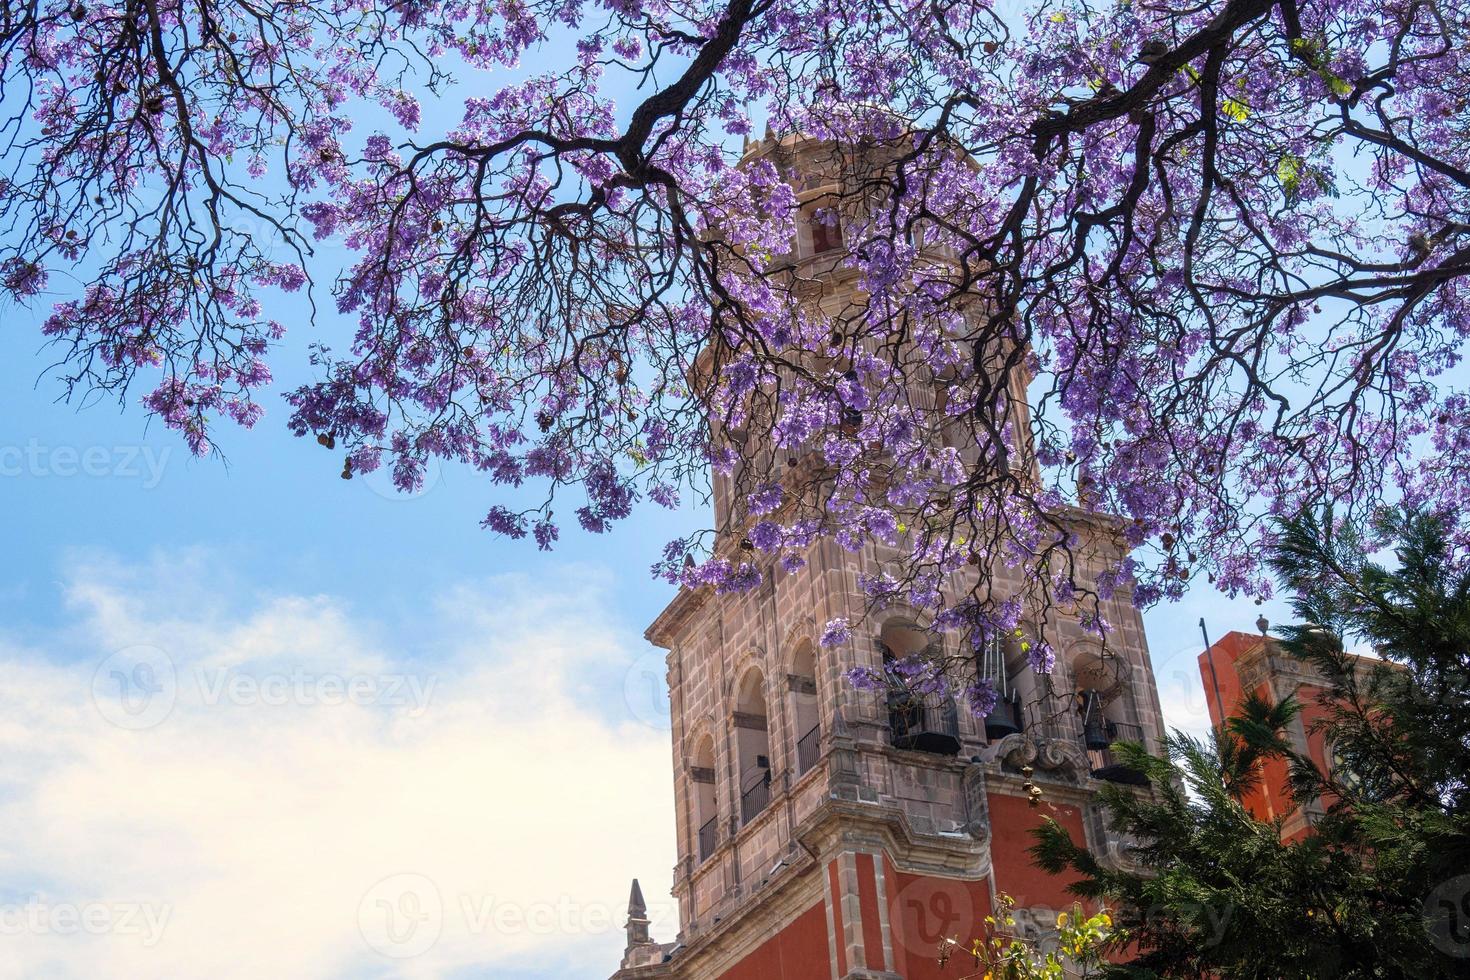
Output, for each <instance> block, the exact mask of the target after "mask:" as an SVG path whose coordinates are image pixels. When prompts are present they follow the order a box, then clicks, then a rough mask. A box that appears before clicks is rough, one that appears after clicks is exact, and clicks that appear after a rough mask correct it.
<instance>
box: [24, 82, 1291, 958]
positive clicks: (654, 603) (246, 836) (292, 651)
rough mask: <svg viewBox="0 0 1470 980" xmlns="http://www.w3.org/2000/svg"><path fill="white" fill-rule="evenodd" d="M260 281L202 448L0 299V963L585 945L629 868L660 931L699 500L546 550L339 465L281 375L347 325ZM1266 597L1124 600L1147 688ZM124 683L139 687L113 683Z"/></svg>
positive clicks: (616, 915) (444, 481)
mask: <svg viewBox="0 0 1470 980" xmlns="http://www.w3.org/2000/svg"><path fill="white" fill-rule="evenodd" d="M451 104H452V102H451ZM445 113H446V110H445V109H444V108H442V107H440V108H437V109H436V108H435V107H433V106H429V107H427V111H426V113H425V117H426V123H425V129H426V131H432V129H433V128H434V127H435V126H436V125H438V123H437V122H436V120H438V119H442V118H443V117H444V115H445ZM449 114H451V115H452V112H451V113H449ZM345 258H346V256H345V255H342V254H336V255H334V254H333V253H332V250H331V248H330V247H329V248H326V249H324V250H323V253H322V255H321V256H320V259H321V262H322V266H321V267H322V268H324V269H326V270H331V269H332V268H333V267H334V264H339V263H341V262H342V261H344V260H345ZM330 275H331V273H330V271H327V272H326V274H325V275H324V276H323V280H324V281H330ZM51 287H52V289H53V290H54V291H55V295H56V296H57V297H60V296H63V295H65V290H66V281H65V279H64V277H62V276H60V275H55V274H53V276H52V281H51ZM320 298H321V299H323V300H327V297H326V296H325V295H322V296H321V297H320ZM271 301H272V302H273V303H274V305H273V306H272V307H271V312H272V314H273V315H276V316H277V317H278V318H280V319H282V320H283V321H284V322H286V323H287V324H288V326H289V328H290V332H289V334H288V339H287V342H286V345H285V347H284V348H283V349H282V350H281V351H279V352H278V353H277V355H276V356H275V358H274V360H273V364H272V366H273V370H274V371H275V374H276V383H275V386H274V388H273V390H272V391H270V392H267V393H266V394H265V396H264V403H265V405H266V408H267V415H266V417H265V419H264V420H263V421H262V422H261V423H260V425H259V426H258V427H257V428H256V429H255V430H254V431H248V432H247V431H243V430H231V429H221V430H220V433H219V435H220V442H221V445H222V447H223V449H224V451H225V453H226V455H227V458H228V462H226V461H223V460H220V459H194V458H191V457H190V456H189V454H188V453H187V451H186V449H185V448H184V446H183V445H182V443H181V442H180V441H179V440H178V439H177V438H176V437H175V436H174V434H172V433H170V432H167V431H165V430H164V429H163V427H162V426H160V425H157V424H153V425H149V424H148V420H147V418H146V417H145V415H144V414H143V413H142V412H141V411H140V410H139V408H138V406H137V396H138V395H139V394H141V391H139V392H135V393H134V394H133V395H132V396H130V398H129V401H128V402H127V403H126V404H124V405H122V406H119V405H118V404H117V403H116V402H113V401H100V402H97V403H94V404H90V405H86V406H79V405H75V404H71V405H68V404H64V403H59V402H58V401H57V397H58V395H59V394H60V390H61V389H60V386H59V384H58V382H57V381H56V379H55V378H54V377H51V376H49V375H47V374H46V373H45V371H44V367H45V365H46V363H48V359H47V357H46V354H45V352H44V351H42V350H41V338H40V334H39V330H38V324H39V321H40V319H41V318H42V317H43V316H44V309H42V308H37V309H35V310H25V309H17V308H5V309H0V345H3V347H0V508H3V512H4V513H5V514H6V515H7V518H8V520H7V542H6V544H7V556H8V561H6V562H5V563H4V565H3V567H0V663H3V665H4V669H5V672H6V673H5V676H6V678H7V682H6V684H5V685H3V686H0V839H3V840H6V841H10V842H12V843H11V845H9V846H6V845H0V933H4V934H5V937H6V938H5V940H4V942H0V974H4V975H46V976H52V977H66V976H79V977H80V976H86V977H101V976H138V975H158V976H197V975H212V976H216V977H229V976H237V975H238V976H242V977H243V976H261V975H273V976H279V977H335V976H411V977H454V978H467V977H483V976H495V977H524V978H537V977H546V978H551V977H557V978H564V977H583V976H586V977H597V976H605V975H606V974H607V973H608V972H610V971H611V969H612V968H613V967H614V966H615V964H616V960H617V957H618V954H619V952H620V951H621V948H622V930H621V922H622V904H623V902H625V901H626V895H627V881H628V878H629V877H631V876H633V875H638V876H639V877H641V878H642V880H643V883H644V891H645V894H646V895H647V896H648V898H649V900H650V903H651V904H652V905H653V906H654V912H655V915H656V917H657V919H658V921H656V922H655V926H654V932H655V935H656V936H657V937H659V938H662V939H669V938H672V934H673V931H674V927H673V926H672V925H670V921H671V920H672V919H673V915H672V909H670V908H669V907H668V903H667V899H666V898H665V896H666V895H667V891H668V887H669V869H670V866H671V865H672V862H673V859H674V849H673V815H672V810H671V807H672V801H671V791H670V784H671V774H670V764H669V747H668V737H667V720H666V717H665V716H664V714H663V706H662V704H661V702H660V699H659V697H658V696H657V693H656V691H655V689H654V685H655V683H656V681H657V680H658V679H660V678H661V676H662V668H661V655H660V654H659V653H657V652H655V651H653V650H652V649H651V648H649V647H648V645H647V644H646V643H645V642H644V641H643V639H642V631H643V628H644V626H645V625H646V624H647V623H648V622H649V621H650V620H651V619H652V618H653V617H654V616H655V615H656V614H657V613H658V611H659V610H660V609H661V608H662V606H663V604H664V603H665V602H666V601H667V600H668V599H669V598H670V596H671V590H670V589H669V587H667V586H666V585H664V584H662V583H658V582H655V581H654V580H653V579H652V578H651V577H650V576H649V574H648V567H649V565H650V564H651V563H652V562H653V560H654V559H655V557H656V556H657V554H658V552H659V550H660V547H661V545H662V544H663V542H664V541H666V540H667V539H669V538H670V537H672V536H674V535H676V534H679V533H681V532H682V531H683V530H684V529H685V528H686V527H687V526H688V525H690V524H692V523H695V522H697V521H699V520H700V518H701V514H700V513H699V511H698V509H696V508H690V509H688V510H686V511H684V512H681V513H675V514H671V513H669V512H667V511H663V510H661V509H658V508H656V507H643V508H641V509H639V510H638V512H637V513H636V514H635V516H634V517H633V518H632V519H631V520H629V521H626V522H624V523H622V524H620V525H618V526H617V528H616V529H615V530H614V531H613V532H612V533H611V534H608V535H605V536H601V537H592V536H588V535H585V534H582V533H580V532H575V533H567V534H566V535H565V537H564V539H563V541H562V543H561V545H560V547H559V548H558V550H557V551H555V552H553V553H551V554H546V553H540V552H537V551H536V550H534V548H533V547H532V546H530V545H528V544H527V543H525V542H519V543H517V542H507V541H504V540H501V539H498V538H495V537H492V536H491V535H489V534H487V533H485V532H483V531H481V530H480V529H479V528H478V522H479V520H480V518H481V517H482V516H483V514H484V512H485V511H486V510H487V508H488V507H489V506H490V505H491V504H492V503H495V502H497V500H498V499H499V498H497V496H496V493H497V491H496V490H494V489H493V488H491V487H490V486H489V485H488V483H487V482H486V481H484V480H483V479H480V478H479V477H477V476H476V475H474V474H473V473H470V472H468V471H465V470H461V469H456V468H446V469H442V470H439V471H437V472H431V474H430V478H429V486H428V487H427V489H426V491H425V492H424V493H422V494H420V495H417V496H415V497H412V498H405V497H402V496H401V495H398V494H396V493H395V492H393V491H391V490H390V489H388V488H387V485H386V481H385V480H384V479H383V478H382V477H381V476H378V477H374V478H370V479H362V478H357V479H353V480H351V481H343V480H341V479H340V478H339V476H338V473H339V470H340V467H341V461H340V458H339V457H337V456H336V454H333V453H329V452H327V451H325V450H323V449H321V448H320V447H318V446H317V445H316V444H315V443H314V442H312V441H310V440H302V439H296V438H294V437H292V436H291V435H290V434H289V433H288V432H287V431H286V429H285V425H284V422H285V419H286V416H287V411H286V409H285V405H284V403H283V402H282V400H281V399H280V395H279V393H280V392H282V391H287V390H290V389H291V388H293V387H295V386H296V385H297V384H299V383H301V382H302V381H304V380H307V379H308V378H309V373H308V372H309V367H308V366H307V363H306V347H307V344H308V343H310V342H311V341H313V340H319V339H325V340H328V341H329V342H330V341H333V340H337V341H340V340H341V339H342V338H344V337H346V336H347V335H348V334H349V332H350V329H351V324H350V323H347V322H345V321H344V320H343V319H342V318H340V317H338V316H336V314H335V313H333V312H332V309H331V303H330V301H329V300H327V301H325V302H321V303H320V304H319V307H320V309H321V311H322V312H321V315H320V317H319V318H318V320H317V322H316V323H315V324H311V323H308V322H307V319H306V316H305V307H304V304H303V303H302V301H301V299H300V298H299V297H296V298H290V297H279V296H277V297H272V298H271ZM1262 611H1264V612H1265V613H1266V615H1268V616H1269V617H1271V618H1273V619H1278V618H1280V617H1281V616H1282V610H1281V609H1280V607H1279V606H1276V605H1267V606H1266V607H1264V608H1258V607H1256V606H1255V605H1254V604H1252V603H1251V602H1250V601H1248V600H1241V601H1235V602H1228V601H1226V600H1224V599H1223V598H1221V597H1219V596H1218V595H1216V594H1214V593H1213V592H1212V591H1211V590H1209V589H1208V587H1205V586H1203V585H1201V586H1197V587H1196V588H1195V589H1194V590H1193V591H1191V592H1190V594H1189V596H1188V597H1187V598H1186V599H1185V600H1184V601H1183V602H1181V603H1178V604H1174V605H1170V606H1166V607H1161V608H1158V609H1155V610H1151V611H1149V612H1148V613H1147V614H1146V615H1145V622H1146V625H1147V628H1148V633H1149V639H1150V643H1151V647H1152V651H1153V657H1154V664H1155V670H1156V673H1157V675H1158V679H1159V684H1160V689H1161V694H1162V697H1163V701H1164V705H1165V712H1166V715H1167V717H1168V719H1169V721H1170V722H1171V723H1173V724H1176V725H1180V726H1184V727H1188V728H1191V729H1195V730H1198V729H1200V728H1201V727H1202V725H1203V718H1204V702H1203V694H1202V691H1201V689H1200V685H1199V681H1198V675H1197V672H1196V668H1195V662H1194V657H1195V656H1196V655H1197V654H1198V652H1199V649H1200V643H1199V632H1198V626H1197V620H1198V619H1199V617H1200V616H1201V615H1204V616H1206V618H1207V619H1208V621H1209V626H1210V629H1211V634H1212V636H1218V635H1220V634H1221V633H1223V632H1225V631H1227V630H1229V629H1246V630H1250V629H1253V628H1254V627H1253V625H1252V624H1253V622H1254V620H1255V618H1256V616H1257V615H1258V614H1259V613H1260V612H1262ZM164 678H167V682H165V680H164ZM114 683H116V684H120V685H122V687H120V688H119V689H118V690H115V691H114V690H113V688H112V685H113V684H114ZM353 683H359V684H360V685H361V687H360V690H359V692H358V693H359V694H360V696H358V697H355V698H344V696H342V693H341V691H340V690H339V687H345V686H349V685H351V684H353ZM128 684H135V685H139V684H141V685H154V686H152V687H149V688H148V690H150V691H152V692H154V693H158V692H166V694H167V702H166V703H167V706H168V711H167V713H166V715H164V716H162V717H157V718H154V717H149V716H147V712H146V711H145V713H144V714H143V715H134V714H128V713H127V712H126V711H124V713H122V714H119V713H118V711H119V705H120V704H122V703H123V702H122V701H120V700H119V699H122V698H125V695H126V693H127V688H126V686H127V685H128ZM415 685H416V686H415ZM282 691H284V692H286V694H285V696H284V698H282V697H278V696H277V695H278V694H280V693H281V692H282ZM303 691H304V692H305V694H302V693H300V692H303ZM163 703H165V702H163V701H159V700H153V701H150V702H149V705H150V707H149V708H148V710H152V707H156V706H158V705H160V704H163ZM16 842H19V844H18V846H17V843H16ZM424 881H427V882H428V883H429V886H428V887H429V892H431V893H432V894H430V893H428V892H425V893H423V894H420V892H421V891H422V883H423V882H424ZM436 901H437V903H438V904H437V913H436V914H435V916H434V917H433V918H434V920H435V923H436V926H437V927H436V930H435V935H434V937H433V942H432V944H431V945H430V946H429V947H428V948H427V949H426V950H425V951H423V952H422V953H420V954H419V955H416V956H413V957H408V958H397V957H395V956H393V955H384V952H383V951H384V949H387V951H388V953H390V954H391V953H397V952H402V951H403V950H404V948H405V947H403V946H402V945H401V944H397V939H398V938H401V936H402V935H404V934H405V933H402V932H399V933H395V934H394V935H390V936H388V937H387V939H389V940H392V941H391V942H387V943H386V945H385V936H384V935H383V934H382V933H381V932H380V931H379V932H375V931H374V930H379V929H380V928H386V927H387V925H388V924H389V923H388V921H387V919H384V918H381V917H380V916H389V915H395V914H403V915H405V916H410V915H412V914H416V910H417V911H422V910H423V909H424V908H425V907H426V904H428V905H432V904H434V903H435V902H436ZM68 909H72V910H74V911H76V912H77V913H78V914H80V913H82V912H87V911H88V910H90V913H89V914H92V915H94V916H95V922H96V923H97V924H98V927H97V928H95V929H89V928H70V929H68V928H67V920H66V915H67V914H68V913H67V911H66V910H68ZM501 912H504V913H505V914H504V915H501V914H500V913H501ZM16 916H20V917H21V918H19V919H17V918H16ZM26 916H30V918H29V919H27V918H26ZM150 916H151V921H153V922H154V923H155V925H157V927H158V928H157V929H156V930H155V931H154V932H149V931H148V930H147V928H146V924H147V923H148V922H149V921H150ZM537 916H541V918H540V919H537V918H536V917H537ZM532 920H534V921H532ZM21 921H24V922H26V923H28V924H26V925H22V926H16V925H15V923H17V922H21ZM405 921H407V920H405ZM125 922H126V925H125V924H124V923H125ZM38 923H40V924H38ZM139 923H143V924H144V928H137V926H138V924H139ZM417 935H418V937H419V938H420V939H422V937H423V936H424V935H425V933H418V934H417Z"/></svg>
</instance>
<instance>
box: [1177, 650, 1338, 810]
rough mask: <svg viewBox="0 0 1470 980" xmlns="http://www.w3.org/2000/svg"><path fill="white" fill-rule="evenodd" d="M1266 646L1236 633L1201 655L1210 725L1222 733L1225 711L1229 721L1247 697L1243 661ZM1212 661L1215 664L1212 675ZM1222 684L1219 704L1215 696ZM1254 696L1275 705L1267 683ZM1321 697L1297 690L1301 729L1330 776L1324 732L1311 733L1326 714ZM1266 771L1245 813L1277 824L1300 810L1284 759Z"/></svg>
mask: <svg viewBox="0 0 1470 980" xmlns="http://www.w3.org/2000/svg"><path fill="white" fill-rule="evenodd" d="M1263 642H1268V641H1266V640H1265V639H1264V638H1263V637H1260V636H1254V635H1251V634H1249V633H1242V632H1239V631H1233V632H1230V633H1226V634H1225V635H1224V636H1222V637H1221V638H1220V639H1219V640H1218V641H1216V642H1215V643H1214V644H1213V645H1212V646H1211V647H1210V649H1209V650H1208V651H1206V652H1205V653H1202V654H1200V657H1199V668H1200V679H1201V680H1202V681H1203V682H1204V685H1205V703H1206V705H1207V706H1208V707H1209V711H1210V723H1211V725H1213V726H1214V727H1216V728H1218V727H1219V726H1220V725H1221V724H1223V723H1224V720H1225V719H1224V717H1222V715H1221V708H1222V707H1223V708H1224V712H1225V714H1226V715H1230V714H1234V713H1235V712H1236V710H1237V707H1238V706H1239V704H1240V700H1241V698H1242V696H1243V694H1244V689H1243V688H1242V686H1241V682H1240V674H1239V671H1238V670H1237V666H1236V661H1237V660H1238V659H1239V658H1240V657H1241V656H1242V655H1244V654H1246V653H1248V652H1250V651H1252V650H1255V649H1259V647H1260V644H1261V643H1263ZM1211 661H1213V664H1214V672H1213V674H1212V673H1211ZM1217 680H1218V683H1219V697H1218V699H1217V697H1216V693H1215V684H1216V681H1217ZM1253 690H1254V692H1255V693H1256V694H1257V695H1259V696H1261V697H1263V698H1265V699H1266V700H1267V701H1270V702H1273V703H1274V702H1275V700H1276V698H1275V695H1274V694H1273V693H1272V691H1271V688H1270V685H1269V684H1267V683H1261V684H1257V685H1256V686H1255V687H1254V688H1253ZM1322 693H1323V689H1322V688H1320V687H1316V686H1314V685H1310V684H1304V685H1302V686H1301V687H1300V688H1299V689H1298V690H1297V692H1296V698H1297V700H1298V701H1299V702H1300V703H1301V706H1302V713H1301V723H1302V725H1303V727H1304V729H1305V731H1306V733H1307V735H1306V738H1307V745H1306V749H1307V755H1308V756H1309V757H1310V758H1311V760H1312V761H1313V762H1314V763H1316V765H1317V766H1318V768H1320V769H1322V770H1324V771H1326V769H1327V767H1328V765H1329V760H1328V757H1327V747H1326V744H1325V742H1324V739H1323V737H1322V734H1321V733H1320V732H1313V731H1312V726H1313V723H1314V722H1315V721H1317V720H1318V719H1320V718H1321V717H1322V715H1323V713H1324V712H1323V708H1322V705H1321V704H1320V703H1319V700H1318V696H1319V695H1320V694H1322ZM1221 702H1223V705H1222V704H1221ZM1261 770H1262V771H1261V781H1260V783H1259V784H1258V785H1257V786H1255V787H1254V788H1252V790H1251V791H1250V792H1249V793H1247V794H1246V795H1245V796H1244V797H1243V798H1242V800H1241V802H1242V803H1243V804H1244V805H1245V807H1246V810H1247V811H1248V812H1249V813H1250V815H1251V816H1253V817H1255V818H1256V819H1257V820H1272V819H1274V818H1276V817H1281V816H1285V815H1287V814H1290V813H1291V812H1292V811H1293V810H1295V809H1296V803H1295V801H1294V800H1292V798H1291V795H1290V793H1289V792H1288V789H1287V781H1288V778H1289V775H1290V772H1289V769H1288V767H1287V765H1286V763H1285V762H1284V761H1282V760H1280V759H1267V760H1266V761H1265V762H1264V763H1262V767H1261Z"/></svg>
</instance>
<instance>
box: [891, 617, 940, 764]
mask: <svg viewBox="0 0 1470 980" xmlns="http://www.w3.org/2000/svg"><path fill="white" fill-rule="evenodd" d="M931 642H933V637H932V636H931V635H930V634H928V633H926V632H924V631H923V630H922V629H920V628H919V627H917V626H915V625H913V624H912V623H906V622H903V621H901V620H890V621H889V622H887V623H885V624H883V628H882V630H881V631H880V632H879V634H878V644H879V647H880V648H881V651H882V654H883V670H884V673H885V674H887V675H888V676H889V678H890V684H889V690H888V732H889V740H890V741H891V742H892V743H893V744H894V745H895V746H896V747H898V748H900V749H912V750H915V751H919V752H932V753H934V754H936V755H954V754H955V753H957V752H959V750H960V719H959V712H958V710H957V709H956V707H955V703H954V698H953V697H952V696H950V695H949V693H948V692H946V691H944V690H942V689H941V690H933V689H929V690H926V689H924V687H925V686H924V685H923V684H922V683H920V684H918V685H915V684H914V683H912V681H911V679H909V680H906V679H905V678H904V677H903V671H902V669H901V668H902V667H903V666H904V664H905V662H912V661H908V658H910V657H921V656H922V655H923V654H925V653H926V652H927V651H928V648H929V645H930V643H931Z"/></svg>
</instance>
